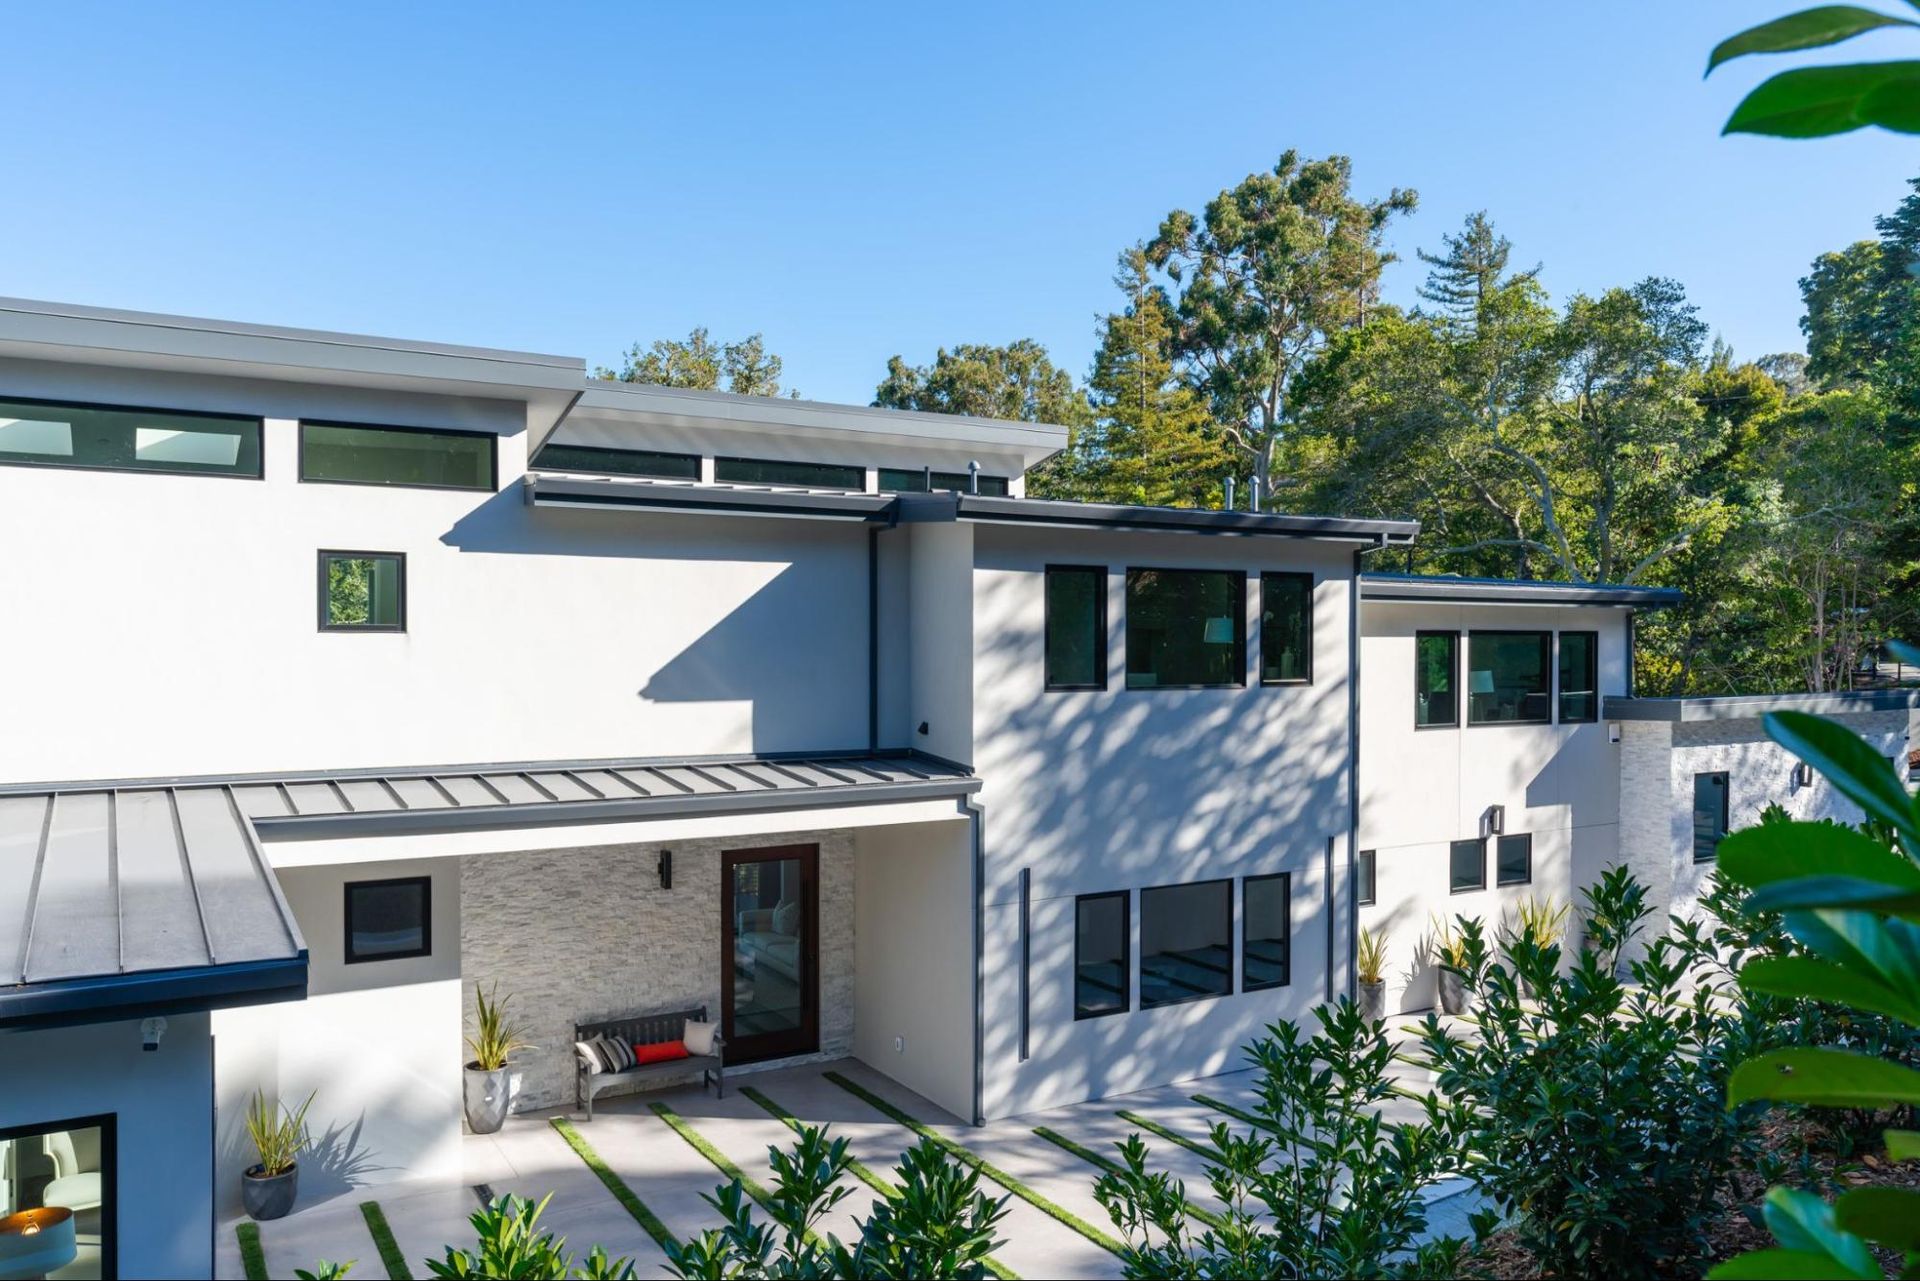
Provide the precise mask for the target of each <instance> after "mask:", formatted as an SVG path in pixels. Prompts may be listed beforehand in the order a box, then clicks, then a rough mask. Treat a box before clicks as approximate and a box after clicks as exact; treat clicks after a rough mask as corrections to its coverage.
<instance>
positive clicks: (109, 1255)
mask: <svg viewBox="0 0 1920 1281" xmlns="http://www.w3.org/2000/svg"><path fill="white" fill-rule="evenodd" d="M62 1130H98V1131H100V1275H101V1276H103V1277H117V1276H119V1275H120V1114H119V1113H118V1112H100V1113H97V1114H95V1115H92V1116H76V1117H69V1118H66V1119H64V1120H57V1121H34V1122H30V1123H27V1124H24V1125H0V1143H11V1142H15V1141H17V1140H20V1139H34V1138H41V1137H43V1136H45V1135H48V1134H56V1133H59V1132H60V1131H62ZM77 1213H78V1212H77V1211H76V1214H77Z"/></svg>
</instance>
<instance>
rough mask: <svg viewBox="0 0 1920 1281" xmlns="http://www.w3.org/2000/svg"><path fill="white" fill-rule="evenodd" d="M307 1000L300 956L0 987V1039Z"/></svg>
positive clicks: (304, 956) (304, 955)
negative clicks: (10, 1033) (88, 1025)
mask: <svg viewBox="0 0 1920 1281" xmlns="http://www.w3.org/2000/svg"><path fill="white" fill-rule="evenodd" d="M306 995H307V953H306V951H305V949H302V950H301V951H300V953H299V954H298V955H296V956H290V957H283V958H279V959H273V960H263V961H237V962H234V963H232V964H227V965H210V966H202V967H199V968H195V969H179V970H149V971H145V972H136V973H129V974H103V975H96V976H92V977H87V978H73V979H55V980H50V981H44V982H37V983H21V984H15V985H13V986H10V987H0V1032H5V1031H8V1030H14V1031H27V1030H31V1029H34V1028H46V1027H72V1026H75V1025H77V1024H83V1023H117V1022H122V1021H126V1020H131V1019H144V1018H148V1017H150V1016H152V1015H156V1014H157V1015H173V1014H195V1013H200V1012H203V1011H206V1010H228V1009H235V1008H237V1007H240V1006H247V1005H268V1004H272V1003H273V1002H276V1001H299V1000H304V999H305V998H306Z"/></svg>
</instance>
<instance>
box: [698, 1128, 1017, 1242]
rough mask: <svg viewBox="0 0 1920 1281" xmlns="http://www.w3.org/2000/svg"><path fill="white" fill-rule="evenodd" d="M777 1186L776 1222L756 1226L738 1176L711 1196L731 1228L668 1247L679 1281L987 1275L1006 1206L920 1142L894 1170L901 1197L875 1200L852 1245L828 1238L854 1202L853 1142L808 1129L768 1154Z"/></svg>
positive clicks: (772, 1194) (970, 1172) (974, 1176)
mask: <svg viewBox="0 0 1920 1281" xmlns="http://www.w3.org/2000/svg"><path fill="white" fill-rule="evenodd" d="M767 1158H768V1165H769V1168H770V1169H771V1170H772V1171H773V1175H774V1187H773V1188H772V1189H771V1190H769V1191H768V1192H766V1193H764V1194H763V1195H764V1196H765V1199H766V1202H767V1204H766V1205H765V1207H764V1208H765V1209H766V1212H767V1214H768V1216H769V1217H770V1218H771V1219H772V1220H773V1222H772V1223H771V1224H764V1223H760V1222H757V1221H756V1220H755V1216H754V1202H753V1199H752V1198H751V1197H750V1195H749V1193H748V1191H747V1189H746V1188H745V1187H744V1186H743V1185H742V1183H741V1181H740V1180H738V1179H735V1180H734V1181H733V1182H731V1183H728V1184H726V1185H724V1186H722V1187H720V1188H718V1189H716V1190H715V1191H714V1193H713V1195H711V1196H709V1197H707V1198H706V1201H707V1203H708V1204H709V1205H711V1206H713V1208H714V1209H716V1210H718V1211H719V1212H720V1215H721V1218H722V1219H724V1220H725V1226H723V1227H720V1228H714V1229H710V1230H708V1231H706V1232H703V1233H701V1234H700V1235H699V1236H698V1237H695V1238H693V1239H692V1240H689V1241H682V1242H678V1243H673V1242H669V1243H668V1245H667V1266H668V1268H669V1270H670V1271H671V1272H672V1273H673V1275H675V1276H678V1277H689V1278H694V1277H712V1278H719V1277H742V1278H757V1277H849V1278H851V1277H874V1278H929V1279H944V1278H972V1277H984V1276H986V1275H987V1274H988V1268H987V1256H988V1255H989V1254H991V1253H992V1252H993V1249H994V1247H995V1246H996V1245H998V1244H999V1240H998V1238H997V1237H996V1235H995V1227H996V1225H997V1224H998V1223H999V1222H1000V1220H1001V1219H1002V1218H1003V1217H1005V1215H1006V1200H1005V1198H1002V1199H1000V1200H998V1201H995V1200H993V1199H991V1198H989V1197H988V1196H986V1195H985V1194H984V1193H982V1192H981V1191H980V1176H979V1173H978V1172H977V1171H976V1170H974V1169H972V1168H970V1167H968V1166H964V1165H962V1164H960V1163H959V1162H957V1161H954V1160H953V1159H952V1158H950V1157H949V1156H948V1155H947V1154H946V1153H945V1152H943V1151H942V1150H941V1149H940V1147H939V1146H938V1145H937V1144H935V1143H934V1142H932V1141H931V1140H928V1139H922V1140H921V1141H920V1142H919V1143H917V1144H915V1145H914V1146H913V1147H912V1148H910V1149H908V1151H907V1152H906V1154H905V1155H904V1156H902V1157H901V1159H900V1164H899V1165H898V1167H896V1171H895V1172H896V1182H897V1183H898V1188H897V1190H896V1192H895V1194H894V1195H893V1196H890V1197H883V1198H882V1199H880V1200H878V1201H876V1202H874V1204H873V1209H872V1212H871V1213H870V1214H869V1215H868V1216H867V1217H866V1218H865V1219H863V1220H860V1221H859V1228H860V1237H859V1239H858V1240H857V1241H855V1242H854V1243H853V1244H852V1245H851V1246H849V1245H845V1244H843V1243H842V1242H841V1241H840V1240H839V1239H838V1238H837V1237H834V1236H832V1235H828V1236H827V1237H825V1238H824V1239H823V1238H822V1237H821V1236H820V1234H819V1232H818V1231H817V1230H816V1229H817V1226H818V1224H819V1223H820V1220H821V1219H822V1218H823V1217H824V1216H825V1215H826V1214H827V1212H828V1211H830V1210H832V1209H833V1208H834V1207H835V1206H837V1205H838V1204H840V1202H841V1201H842V1200H844V1199H845V1198H847V1197H848V1196H851V1195H852V1192H851V1191H850V1190H849V1189H848V1188H846V1187H842V1186H838V1185H839V1183H840V1181H841V1177H842V1176H843V1175H845V1174H846V1173H847V1170H848V1167H849V1164H850V1162H851V1160H852V1158H851V1156H850V1155H849V1153H848V1151H847V1141H846V1140H845V1139H833V1140H831V1141H829V1140H828V1138H827V1133H826V1131H825V1129H823V1128H821V1127H817V1126H803V1127H802V1128H801V1130H800V1133H799V1136H798V1137H797V1138H796V1139H795V1140H794V1142H793V1144H792V1146H791V1147H790V1148H789V1149H788V1150H787V1151H785V1152H782V1151H781V1150H780V1149H779V1148H768V1149H767Z"/></svg>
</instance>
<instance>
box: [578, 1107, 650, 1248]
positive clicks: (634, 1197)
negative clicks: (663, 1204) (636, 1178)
mask: <svg viewBox="0 0 1920 1281" xmlns="http://www.w3.org/2000/svg"><path fill="white" fill-rule="evenodd" d="M548 1120H549V1121H550V1122H551V1124H552V1125H553V1128H554V1129H555V1130H557V1131H558V1132H559V1134H560V1137H561V1138H563V1139H565V1140H566V1141H567V1146H568V1147H570V1148H572V1149H573V1151H574V1155H575V1156H578V1157H579V1158H580V1159H581V1160H582V1161H584V1162H585V1163H586V1166H587V1168H588V1169H589V1170H592V1171H593V1172H594V1174H595V1175H597V1176H599V1179H600V1182H601V1183H603V1184H605V1185H606V1188H607V1191H609V1192H611V1193H613V1199H614V1200H616V1201H618V1202H619V1203H620V1204H621V1205H623V1206H625V1207H626V1209H627V1213H628V1214H631V1215H632V1216H633V1221H634V1222H635V1223H638V1224H639V1225H640V1226H641V1227H642V1228H644V1229H645V1230H646V1233H647V1235H648V1236H650V1237H652V1238H653V1239H654V1242H655V1243H656V1244H658V1245H659V1246H660V1248H661V1249H663V1250H664V1249H666V1247H667V1243H668V1242H671V1241H674V1240H675V1237H674V1235H673V1233H671V1232H669V1231H667V1225H666V1224H664V1223H662V1222H660V1216H659V1215H657V1214H655V1213H654V1212H653V1211H652V1210H650V1209H648V1208H647V1203H646V1202H645V1201H642V1200H641V1199H640V1197H639V1194H638V1193H636V1192H635V1191H634V1190H633V1189H632V1188H630V1187H628V1186H627V1181H626V1180H625V1179H623V1178H621V1177H620V1176H619V1175H618V1174H615V1173H614V1171H613V1167H612V1166H610V1165H608V1164H607V1163H606V1161H605V1160H604V1159H603V1158H602V1157H601V1155H600V1154H599V1153H598V1152H596V1151H594V1150H593V1144H591V1143H589V1142H587V1141H586V1139H585V1138H584V1137H582V1135H581V1133H580V1131H578V1130H576V1129H574V1128H573V1122H572V1121H569V1120H568V1119H567V1118H566V1117H564V1116H556V1117H550V1118H548Z"/></svg>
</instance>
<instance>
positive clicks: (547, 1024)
mask: <svg viewBox="0 0 1920 1281" xmlns="http://www.w3.org/2000/svg"><path fill="white" fill-rule="evenodd" d="M800 844H818V845H819V847H820V1054H819V1056H818V1057H820V1058H838V1057H841V1056H843V1055H846V1054H848V1053H849V1052H851V1050H852V1046H853V983H854V937H853V877H854V872H853V836H852V833H851V832H846V831H834V832H796V833H791V834H785V835H778V836H759V837H753V838H742V839H733V840H703V841H671V842H666V843H665V845H664V848H669V849H671V850H672V851H673V888H672V889H671V890H663V889H661V888H660V877H659V871H658V864H659V857H660V851H661V849H662V848H663V846H662V845H618V846H599V847H593V848H587V849H572V850H543V851H539V852H537V853H512V854H482V855H475V856H472V857H468V858H464V859H462V860H461V869H460V899H461V908H462V910H461V921H460V958H461V978H462V989H463V994H464V999H465V1014H464V1018H465V1023H466V1031H467V1034H468V1035H472V1033H473V997H474V992H475V989H476V988H478V987H485V988H489V989H491V988H492V987H494V985H496V984H497V985H498V988H499V992H500V994H501V995H503V996H504V995H507V994H511V995H512V998H513V1000H512V1005H511V1006H510V1012H511V1014H512V1016H513V1017H514V1018H516V1019H517V1020H518V1021H519V1022H520V1023H521V1025H522V1027H523V1028H524V1034H525V1037H526V1039H527V1040H528V1041H531V1042H532V1043H533V1045H534V1046H535V1047H536V1048H534V1049H531V1050H526V1051H523V1052H522V1053H521V1054H520V1055H518V1056H517V1057H516V1059H515V1063H516V1065H517V1066H518V1067H519V1068H520V1070H521V1072H522V1073H523V1082H522V1086H521V1093H520V1098H519V1102H518V1105H517V1106H518V1108H519V1109H520V1110H523V1111H524V1110H528V1109H533V1108H548V1107H565V1106H571V1105H572V1103H573V1066H572V1065H573V1025H574V1024H575V1023H576V1022H591V1021H593V1020H596V1019H603V1018H613V1017H617V1016H619V1015H624V1014H634V1013H649V1012H654V1011H660V1010H673V1009H686V1008H689V1007H692V1006H696V1005H704V1006H706V1007H707V1012H708V1015H709V1017H711V1018H713V1019H714V1020H715V1021H718V1020H719V1018H720V853H721V851H722V850H729V849H748V848H758V847H764V846H773V845H800Z"/></svg>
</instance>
